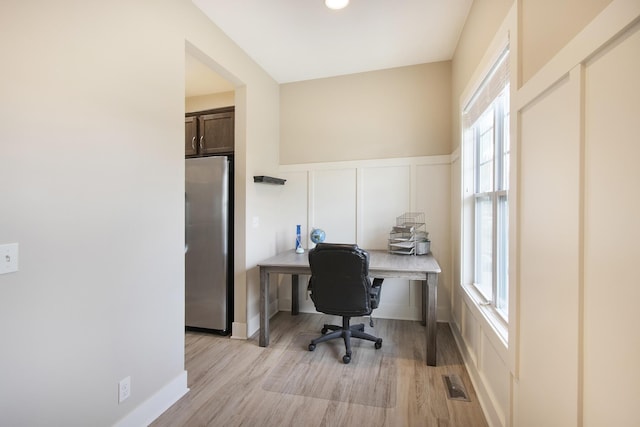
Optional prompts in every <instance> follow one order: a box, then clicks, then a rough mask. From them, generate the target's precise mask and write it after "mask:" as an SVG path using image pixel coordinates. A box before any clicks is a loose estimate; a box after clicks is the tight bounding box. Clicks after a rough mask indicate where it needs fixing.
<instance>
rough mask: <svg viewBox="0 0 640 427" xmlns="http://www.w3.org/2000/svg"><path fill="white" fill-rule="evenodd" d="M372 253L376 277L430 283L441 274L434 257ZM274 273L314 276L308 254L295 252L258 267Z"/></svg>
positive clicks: (370, 254) (287, 253) (370, 257)
mask: <svg viewBox="0 0 640 427" xmlns="http://www.w3.org/2000/svg"><path fill="white" fill-rule="evenodd" d="M366 251H367V252H369V275H370V276H372V277H380V278H390V277H401V278H405V279H412V280H426V275H427V274H428V273H440V272H441V270H440V265H438V261H436V259H435V258H434V257H433V256H432V255H431V254H429V255H397V254H390V253H389V252H387V251H383V250H369V249H367V250H366ZM258 266H259V267H264V268H266V269H267V270H270V271H272V272H274V273H277V272H281V273H300V274H304V273H310V270H309V255H308V252H305V253H303V254H297V253H296V252H295V250H293V249H291V250H289V251H286V252H281V253H279V254H277V255H275V256H273V257H271V258H269V259H266V260H264V261H262V262H259V263H258Z"/></svg>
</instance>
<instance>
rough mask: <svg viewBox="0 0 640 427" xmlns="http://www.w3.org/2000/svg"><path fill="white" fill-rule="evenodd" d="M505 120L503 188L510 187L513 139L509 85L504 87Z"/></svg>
mask: <svg viewBox="0 0 640 427" xmlns="http://www.w3.org/2000/svg"><path fill="white" fill-rule="evenodd" d="M502 102H503V107H502V111H503V114H504V116H503V120H502V168H503V169H502V189H503V190H508V189H509V153H510V151H511V140H510V138H509V85H507V86H506V87H505V89H504V92H503V96H502Z"/></svg>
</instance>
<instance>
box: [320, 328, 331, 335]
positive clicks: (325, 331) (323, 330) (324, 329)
mask: <svg viewBox="0 0 640 427" xmlns="http://www.w3.org/2000/svg"><path fill="white" fill-rule="evenodd" d="M320 332H321V333H322V335H324V334H326V333H327V332H329V329H327V328H322V329H321V330H320Z"/></svg>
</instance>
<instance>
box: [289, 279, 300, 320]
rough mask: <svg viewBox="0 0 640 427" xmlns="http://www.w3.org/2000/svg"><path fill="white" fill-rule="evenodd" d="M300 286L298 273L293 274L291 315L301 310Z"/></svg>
mask: <svg viewBox="0 0 640 427" xmlns="http://www.w3.org/2000/svg"><path fill="white" fill-rule="evenodd" d="M299 294H300V288H299V287H298V275H297V274H292V275H291V315H292V316H295V315H296V314H298V313H299V312H300V295H299Z"/></svg>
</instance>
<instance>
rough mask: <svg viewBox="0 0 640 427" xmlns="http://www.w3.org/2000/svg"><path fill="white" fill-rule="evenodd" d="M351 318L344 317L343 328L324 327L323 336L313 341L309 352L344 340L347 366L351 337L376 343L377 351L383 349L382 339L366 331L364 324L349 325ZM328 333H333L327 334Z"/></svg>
mask: <svg viewBox="0 0 640 427" xmlns="http://www.w3.org/2000/svg"><path fill="white" fill-rule="evenodd" d="M350 320H351V318H350V317H343V318H342V326H337V325H327V324H325V325H324V326H323V327H322V331H321V332H322V336H320V337H318V338H316V339H314V340H311V343H310V344H309V351H313V350H315V349H316V344H318V343H321V342H325V341H329V340H333V339H336V338H342V339H343V340H344V346H345V348H346V354H345V355H344V356H342V361H343V362H344V363H345V364H346V363H349V362H351V337H353V338H361V339H364V340H367V341H373V342H374V343H375V348H376V350H377V349H379V348H381V347H382V338H378V337H375V336H373V335H371V334H368V333H366V332H365V331H364V323H358V324H357V325H349V322H350ZM328 331H333V332H331V333H327V332H328Z"/></svg>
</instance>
